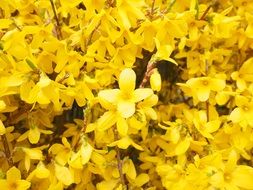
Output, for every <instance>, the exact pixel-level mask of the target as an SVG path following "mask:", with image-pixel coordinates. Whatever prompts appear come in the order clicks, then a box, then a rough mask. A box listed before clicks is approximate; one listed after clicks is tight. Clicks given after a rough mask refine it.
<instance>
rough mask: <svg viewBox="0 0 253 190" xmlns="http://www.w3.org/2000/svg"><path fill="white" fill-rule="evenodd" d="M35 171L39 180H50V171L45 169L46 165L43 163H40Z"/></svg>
mask: <svg viewBox="0 0 253 190" xmlns="http://www.w3.org/2000/svg"><path fill="white" fill-rule="evenodd" d="M35 171H36V173H35V175H36V177H37V178H39V179H44V178H48V177H49V175H50V171H49V170H48V169H47V168H46V167H45V165H44V164H43V163H42V162H40V163H39V164H38V165H37V168H36V169H35Z"/></svg>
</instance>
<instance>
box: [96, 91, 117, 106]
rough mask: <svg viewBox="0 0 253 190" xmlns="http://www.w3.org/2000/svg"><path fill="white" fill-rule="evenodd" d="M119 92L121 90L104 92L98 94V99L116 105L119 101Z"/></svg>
mask: <svg viewBox="0 0 253 190" xmlns="http://www.w3.org/2000/svg"><path fill="white" fill-rule="evenodd" d="M119 92H120V90H119V89H111V90H102V91H100V92H99V93H98V97H99V98H101V99H103V100H106V101H107V102H110V103H115V102H116V101H117V97H118V94H119Z"/></svg>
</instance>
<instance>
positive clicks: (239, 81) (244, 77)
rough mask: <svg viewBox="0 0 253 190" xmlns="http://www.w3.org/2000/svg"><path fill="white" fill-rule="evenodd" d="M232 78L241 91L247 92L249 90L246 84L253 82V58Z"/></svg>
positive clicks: (232, 75) (233, 74)
mask: <svg viewBox="0 0 253 190" xmlns="http://www.w3.org/2000/svg"><path fill="white" fill-rule="evenodd" d="M231 77H232V79H233V80H235V81H236V85H237V87H238V88H239V90H241V91H243V90H245V89H246V88H247V83H246V82H253V58H249V59H248V60H246V61H245V62H244V63H243V65H242V66H241V68H240V69H239V71H235V72H233V73H232V74H231Z"/></svg>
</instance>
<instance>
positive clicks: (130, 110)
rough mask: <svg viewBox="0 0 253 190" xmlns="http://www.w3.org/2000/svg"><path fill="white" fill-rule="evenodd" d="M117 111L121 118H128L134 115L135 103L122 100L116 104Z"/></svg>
mask: <svg viewBox="0 0 253 190" xmlns="http://www.w3.org/2000/svg"><path fill="white" fill-rule="evenodd" d="M117 109H118V112H119V113H120V114H121V116H122V117H124V118H129V117H131V116H132V115H133V114H134V113H135V103H133V102H131V101H124V100H122V101H119V102H118V106H117Z"/></svg>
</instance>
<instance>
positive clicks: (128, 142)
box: [108, 137, 131, 149]
mask: <svg viewBox="0 0 253 190" xmlns="http://www.w3.org/2000/svg"><path fill="white" fill-rule="evenodd" d="M116 145H117V146H118V147H119V148H121V149H127V148H128V147H129V145H131V140H130V139H129V137H124V138H122V139H120V140H118V141H115V142H113V143H111V144H109V145H108V146H116Z"/></svg>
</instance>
